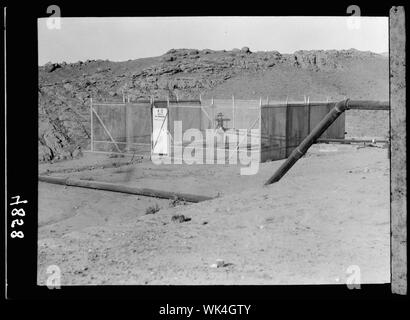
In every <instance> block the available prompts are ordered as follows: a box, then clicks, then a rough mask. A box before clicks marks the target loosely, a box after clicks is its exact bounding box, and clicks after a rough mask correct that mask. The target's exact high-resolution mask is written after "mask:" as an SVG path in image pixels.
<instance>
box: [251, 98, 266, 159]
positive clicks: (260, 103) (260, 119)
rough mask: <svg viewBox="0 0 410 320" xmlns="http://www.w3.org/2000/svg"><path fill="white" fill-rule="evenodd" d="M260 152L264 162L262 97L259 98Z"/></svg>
mask: <svg viewBox="0 0 410 320" xmlns="http://www.w3.org/2000/svg"><path fill="white" fill-rule="evenodd" d="M268 100H269V97H268ZM251 152H252V151H251ZM258 152H259V162H262V97H261V98H260V100H259V151H258Z"/></svg>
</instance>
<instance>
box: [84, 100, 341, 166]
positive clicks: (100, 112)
mask: <svg viewBox="0 0 410 320" xmlns="http://www.w3.org/2000/svg"><path fill="white" fill-rule="evenodd" d="M90 105H91V108H90V109H91V151H93V152H110V153H113V152H114V153H124V154H132V155H138V156H143V157H151V156H153V155H160V156H166V157H169V158H170V159H172V160H173V161H174V162H176V163H177V161H178V159H180V158H181V157H182V156H183V155H185V152H189V153H192V154H194V155H195V156H196V157H197V159H203V160H204V161H206V160H207V159H208V160H209V159H210V158H211V159H213V160H215V159H216V158H217V157H220V156H221V155H223V157H222V158H223V159H224V161H225V162H226V161H228V160H229V161H235V160H237V158H238V157H239V156H240V154H241V153H243V152H245V153H246V154H251V153H254V154H255V155H256V157H257V159H259V161H260V162H265V161H268V160H280V159H284V158H286V157H287V156H288V155H289V154H290V153H291V152H292V151H293V149H294V148H295V147H296V146H297V145H298V144H299V143H300V142H301V141H302V140H303V139H304V138H305V137H306V136H307V135H308V134H309V132H310V131H311V129H313V128H314V127H315V126H316V125H317V124H318V123H319V122H320V120H322V119H323V117H324V116H325V115H326V114H327V113H328V112H329V111H330V110H331V109H332V108H333V107H334V105H335V102H329V101H328V102H310V101H309V100H305V101H304V102H288V101H286V102H285V103H284V102H277V101H269V100H268V99H266V100H265V101H264V100H262V99H259V100H238V99H235V97H232V99H213V98H212V99H199V100H178V101H173V100H154V99H151V100H140V101H133V102H131V101H125V100H124V101H123V102H116V103H107V102H104V103H100V102H93V101H92V100H91V104H90ZM344 135H345V115H344V114H342V115H341V116H340V117H339V118H338V119H337V120H336V121H335V122H334V123H333V124H332V125H331V126H330V127H329V128H328V129H327V130H326V131H325V133H324V134H323V135H322V136H321V137H322V138H328V139H343V138H344Z"/></svg>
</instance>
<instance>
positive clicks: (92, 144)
mask: <svg viewBox="0 0 410 320" xmlns="http://www.w3.org/2000/svg"><path fill="white" fill-rule="evenodd" d="M90 116H91V128H90V131H91V148H90V149H91V152H93V151H94V124H93V98H90Z"/></svg>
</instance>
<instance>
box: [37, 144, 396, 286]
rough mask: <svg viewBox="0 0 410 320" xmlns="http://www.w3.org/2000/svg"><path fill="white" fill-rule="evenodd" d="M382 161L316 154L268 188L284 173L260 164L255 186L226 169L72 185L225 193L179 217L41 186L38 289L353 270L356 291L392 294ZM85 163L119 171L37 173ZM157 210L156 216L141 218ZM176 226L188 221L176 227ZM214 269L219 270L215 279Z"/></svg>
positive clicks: (308, 279)
mask: <svg viewBox="0 0 410 320" xmlns="http://www.w3.org/2000/svg"><path fill="white" fill-rule="evenodd" d="M386 154H387V150H386V149H381V148H361V149H356V146H349V145H315V146H313V147H312V148H311V150H310V151H309V152H308V154H307V155H306V157H304V158H302V159H301V160H300V161H299V162H298V163H297V164H296V165H295V167H294V168H292V170H291V171H290V172H289V173H288V174H287V175H286V176H285V177H284V178H283V179H282V180H281V181H280V182H279V183H277V184H274V185H272V186H269V187H263V186H262V184H263V181H264V180H265V179H266V177H267V176H269V174H271V173H273V172H274V170H275V169H276V168H277V167H278V166H279V165H280V164H281V163H282V161H275V162H269V163H264V164H261V167H260V170H259V172H258V174H257V175H254V176H241V175H240V174H239V167H238V166H225V165H213V166H183V165H182V166H175V165H170V166H161V167H157V166H156V170H155V171H154V170H153V169H152V167H153V166H155V165H153V164H152V163H150V162H144V163H139V164H134V165H132V166H123V167H120V168H109V169H95V170H88V171H82V172H78V173H75V174H73V173H70V176H74V177H77V178H86V179H94V180H99V181H113V182H115V181H116V182H121V183H127V184H130V185H143V186H150V187H154V186H156V187H158V186H161V188H165V189H167V188H168V189H172V190H175V186H176V185H179V186H181V187H180V190H181V191H186V190H189V192H191V193H195V192H200V193H205V192H207V193H210V194H215V193H218V192H220V193H221V195H220V197H218V198H216V199H215V200H212V201H207V202H202V203H198V204H190V205H178V206H176V207H172V205H171V201H170V200H160V199H153V198H146V197H138V196H133V195H124V194H119V193H112V192H104V191H96V190H88V189H82V188H73V187H64V186H57V185H52V184H46V183H40V184H39V242H38V245H39V260H38V266H39V268H38V282H39V284H45V281H46V277H47V273H46V268H47V266H49V265H52V264H55V265H58V266H59V267H60V268H61V273H62V279H61V281H62V284H308V283H313V284H316V283H331V284H335V283H345V281H346V277H347V276H348V275H347V273H346V269H347V268H348V267H349V266H350V265H357V266H359V267H360V270H361V280H362V282H363V283H368V282H372V283H386V282H389V281H390V270H389V256H390V249H389V245H390V238H389V232H390V226H389V219H390V215H389V164H388V159H387V156H386ZM76 161H77V162H76ZM87 161H88V162H90V163H97V162H100V163H103V162H104V163H107V162H112V161H117V162H123V163H124V162H126V159H106V158H104V157H102V156H98V157H96V156H92V157H91V156H87V157H85V158H83V159H82V160H75V161H66V162H61V163H57V164H54V165H41V166H40V172H41V171H42V170H43V171H44V170H45V169H47V168H48V169H50V170H52V169H53V168H54V169H55V168H58V169H60V170H61V169H64V167H67V168H68V167H70V168H71V167H73V166H75V165H78V166H80V165H84V164H86V163H87ZM153 173H155V174H153ZM55 175H64V173H59V174H55ZM154 203H158V205H159V206H160V207H161V210H160V211H159V212H157V213H156V214H150V215H146V214H145V210H146V208H147V207H148V206H150V205H152V204H154ZM174 214H183V215H185V216H187V217H189V218H191V220H190V221H187V222H182V223H179V222H172V219H171V218H172V216H173V215H174ZM218 258H219V259H223V260H224V261H225V263H226V265H225V266H224V267H221V268H212V267H211V265H212V264H214V263H215V262H216V259H218Z"/></svg>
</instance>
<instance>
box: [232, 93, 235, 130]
mask: <svg viewBox="0 0 410 320" xmlns="http://www.w3.org/2000/svg"><path fill="white" fill-rule="evenodd" d="M232 129H235V97H234V95H232Z"/></svg>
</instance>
